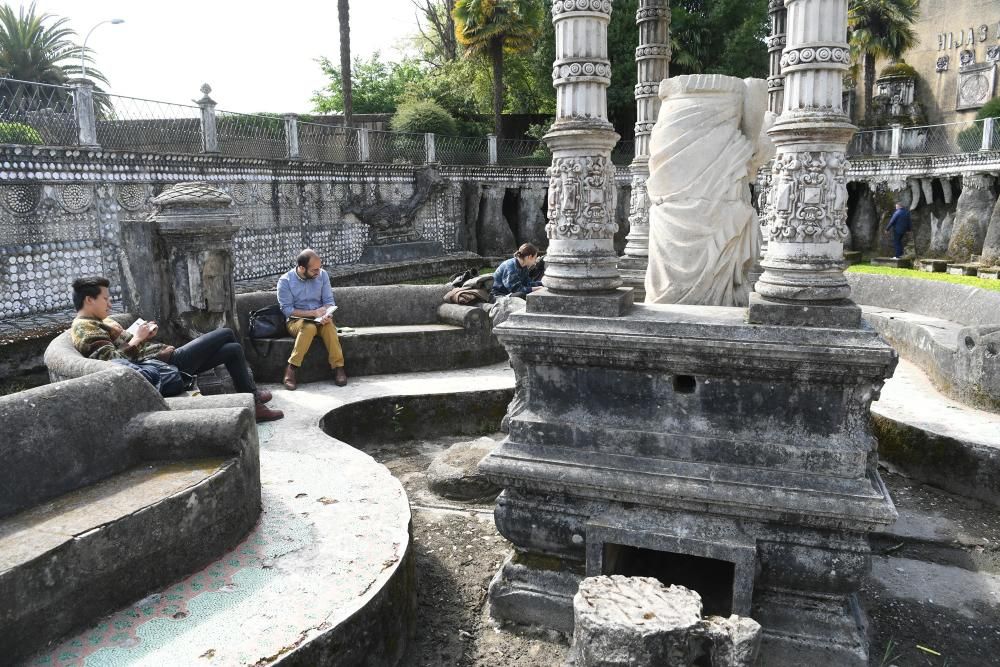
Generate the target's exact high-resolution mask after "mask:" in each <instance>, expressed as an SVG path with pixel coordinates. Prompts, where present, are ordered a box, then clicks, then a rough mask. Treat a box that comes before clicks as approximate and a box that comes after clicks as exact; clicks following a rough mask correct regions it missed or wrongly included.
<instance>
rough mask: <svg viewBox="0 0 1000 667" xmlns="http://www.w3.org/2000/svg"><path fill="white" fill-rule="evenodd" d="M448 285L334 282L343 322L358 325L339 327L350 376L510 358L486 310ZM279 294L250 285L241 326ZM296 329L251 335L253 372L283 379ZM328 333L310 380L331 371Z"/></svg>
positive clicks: (306, 373)
mask: <svg viewBox="0 0 1000 667" xmlns="http://www.w3.org/2000/svg"><path fill="white" fill-rule="evenodd" d="M449 289H450V288H449V287H446V286H443V285H379V286H372V287H338V288H336V289H335V290H334V298H335V300H336V302H337V312H336V313H335V314H334V317H333V319H334V321H335V322H336V324H337V326H338V327H350V328H351V329H353V331H350V332H343V333H341V335H340V344H341V347H342V349H343V351H344V365H345V368H346V370H347V374H348V375H350V376H360V375H381V374H385V373H408V372H415V371H434V370H444V369H449V368H471V367H475V366H485V365H487V364H492V363H496V362H497V361H502V360H503V359H505V358H506V356H507V353H506V352H505V351H504V349H503V346H501V345H500V344H499V342H497V340H496V338H495V337H494V336H493V332H492V325H491V323H490V318H489V316H488V315H487V313H486V311H485V310H483V309H482V308H479V307H476V306H459V305H455V304H446V303H445V302H444V295H445V294H446V293H447V292H448V290H449ZM277 302H278V301H277V295H276V293H275V292H274V291H270V292H251V293H249V294H241V295H238V296H237V297H236V309H237V314H238V316H239V321H240V330H241V331H243V332H244V335H245V334H246V332H247V331H248V319H249V316H250V313H251V312H253V311H255V310H258V309H260V308H264V307H266V306H270V305H273V304H276V303H277ZM293 342H294V339H293V338H292V337H291V336H287V337H283V338H274V339H263V340H250V339H249V338H244V345H243V347H244V349H245V350H246V355H247V361H248V362H249V364H250V366H251V368H253V371H254V376H255V377H257V378H258V379H260V380H262V381H266V382H280V381H281V379H282V377H283V376H284V372H285V366H286V364H287V363H288V357H289V356H290V355H291V353H292V344H293ZM329 378H330V368H329V365H328V364H327V361H326V348H325V347H324V345H323V341H321V340H315V341H314V342H313V344H312V346H311V347H310V348H309V352H308V353H307V354H306V359H305V361H304V362H303V364H302V368H301V369H300V372H299V374H298V379H299V380H300V381H304V382H310V381H314V380H321V379H329Z"/></svg>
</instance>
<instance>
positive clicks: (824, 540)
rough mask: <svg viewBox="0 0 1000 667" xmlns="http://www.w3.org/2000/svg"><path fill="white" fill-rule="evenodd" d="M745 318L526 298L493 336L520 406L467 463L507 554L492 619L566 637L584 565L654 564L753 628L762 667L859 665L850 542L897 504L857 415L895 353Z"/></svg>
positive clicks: (862, 649) (624, 569)
mask: <svg viewBox="0 0 1000 667" xmlns="http://www.w3.org/2000/svg"><path fill="white" fill-rule="evenodd" d="M745 318H746V311H745V310H744V309H738V308H707V307H697V306H644V305H640V306H636V307H635V308H634V309H633V310H632V312H631V313H629V314H628V315H627V316H625V317H620V318H598V317H580V316H573V315H555V314H551V313H539V312H530V309H529V311H528V312H524V313H516V314H514V315H512V316H511V317H510V319H508V320H507V322H505V323H504V324H503V325H501V326H500V327H498V328H497V329H496V334H497V336H498V337H499V338H500V340H501V342H502V343H503V344H504V346H505V347H506V348H507V351H508V353H509V354H510V355H511V359H512V363H513V366H514V368H515V369H520V370H519V376H518V380H519V383H520V387H521V392H522V394H523V396H522V398H523V403H522V407H521V409H520V411H519V412H517V413H516V414H513V415H511V418H510V435H509V437H508V438H507V439H506V440H505V441H503V442H502V443H501V445H500V446H499V447H498V448H497V449H496V450H495V451H494V452H493V453H492V454H491V455H490V456H488V457H487V458H486V459H485V460H484V461H483V462H482V464H481V470H483V471H484V472H485V473H486V474H487V476H488V477H489V478H490V479H491V480H493V481H494V482H496V483H497V484H499V485H501V486H503V487H504V489H505V490H504V492H503V493H502V494H501V496H500V497H499V499H498V501H497V507H496V511H495V519H496V524H497V527H498V529H499V530H500V532H501V533H502V534H503V535H504V536H505V537H506V538H507V539H509V540H510V541H511V542H512V543H513V544H514V547H515V553H514V556H513V557H512V558H511V560H510V561H509V562H508V563H506V564H505V565H504V567H503V568H502V569H501V571H500V572H499V573H498V575H497V577H496V578H495V579H494V581H493V583H492V585H491V587H490V601H491V611H492V613H493V615H494V616H495V617H497V618H499V619H502V620H508V621H514V622H519V623H529V624H540V625H544V626H546V627H550V628H554V629H558V630H562V631H564V632H565V631H568V628H570V627H571V624H572V607H571V604H570V601H571V599H572V595H573V592H574V586H575V585H578V584H579V582H580V581H581V580H582V578H583V577H584V576H596V575H602V574H603V575H614V574H623V575H627V576H653V577H656V578H658V579H660V580H661V581H663V582H664V583H667V584H678V585H683V586H686V587H688V588H691V589H692V590H696V591H698V593H699V594H700V595H701V597H702V598H703V600H704V604H705V613H706V614H719V615H724V616H726V615H729V614H732V613H735V614H740V615H746V616H751V617H752V618H754V619H755V620H757V621H758V622H760V623H761V625H762V626H763V628H764V630H763V632H764V638H763V648H762V655H763V658H764V659H765V660H766V661H767V664H768V665H802V664H809V663H812V664H837V665H859V666H860V665H866V664H867V640H866V637H865V630H864V621H863V614H862V612H861V610H860V607H859V606H858V603H857V598H856V593H857V591H858V589H859V588H860V586H861V582H862V581H863V579H864V578H865V577H866V576H867V573H868V571H869V567H870V562H869V548H868V542H867V536H868V533H869V532H870V531H872V530H875V529H878V528H880V527H882V526H885V525H887V524H890V523H891V522H892V521H894V519H895V515H896V513H895V509H894V507H893V505H892V501H891V500H890V498H889V496H888V494H887V492H886V490H885V487H884V486H883V484H882V481H881V479H880V478H879V475H878V471H877V468H876V460H877V457H876V453H875V446H876V443H875V440H874V438H873V437H872V434H871V432H870V430H869V425H868V409H869V405H870V403H871V401H872V400H873V399H875V398H876V397H877V396H878V391H879V389H880V388H881V386H882V383H883V379H884V378H885V377H887V376H888V375H890V374H891V372H892V369H893V368H894V366H895V364H896V354H895V353H894V352H893V350H892V349H891V348H890V347H889V346H887V345H886V344H885V343H884V342H882V341H881V340H880V339H879V338H878V336H877V335H876V334H874V333H873V332H871V331H867V330H863V329H860V328H859V329H855V330H844V329H840V330H832V329H826V328H821V327H811V328H806V329H803V328H797V327H789V326H785V325H784V324H782V325H779V326H768V325H749V324H747V323H746V322H745Z"/></svg>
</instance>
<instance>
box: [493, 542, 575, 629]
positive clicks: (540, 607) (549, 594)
mask: <svg viewBox="0 0 1000 667" xmlns="http://www.w3.org/2000/svg"><path fill="white" fill-rule="evenodd" d="M581 581H583V563H580V562H576V561H571V560H565V559H561V558H555V557H552V556H546V555H544V554H537V553H531V552H526V551H516V552H514V553H513V554H511V555H510V556H508V557H507V560H505V561H504V563H503V565H501V566H500V569H499V570H498V571H497V573H496V575H494V576H493V580H492V581H491V582H490V592H489V600H490V616H491V617H493V618H494V619H496V620H498V621H501V622H507V623H515V624H517V625H529V626H537V627H543V628H548V629H549V630H555V631H557V632H562V633H564V634H566V635H567V636H569V635H572V634H573V596H574V595H576V591H577V589H578V588H579V587H580V582H581Z"/></svg>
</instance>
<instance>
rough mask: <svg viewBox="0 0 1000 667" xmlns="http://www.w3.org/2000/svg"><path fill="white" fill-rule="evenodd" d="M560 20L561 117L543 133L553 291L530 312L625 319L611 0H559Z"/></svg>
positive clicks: (531, 298) (532, 300) (541, 295)
mask: <svg viewBox="0 0 1000 667" xmlns="http://www.w3.org/2000/svg"><path fill="white" fill-rule="evenodd" d="M552 22H553V24H554V25H555V32H556V54H555V62H553V65H552V83H553V85H554V86H555V89H556V121H555V123H553V125H552V128H551V129H550V130H549V132H548V134H546V135H545V137H544V138H543V139H544V141H545V143H546V144H547V145H548V147H549V150H550V151H551V152H552V166H551V167H549V170H548V174H549V206H548V224H547V225H546V227H545V231H546V233H547V235H548V237H549V247H548V254H547V255H546V256H545V276H544V278H542V284H543V285H544V286H545V287H546V288H547V290H542V291H541V292H535V293H533V294H529V295H528V311H529V312H563V313H573V314H580V315H595V316H602V317H616V316H621V315H624V314H625V313H627V312H628V310H629V308H630V307H631V305H632V298H633V296H632V294H633V293H632V290H631V289H628V288H621V285H622V278H621V275H620V274H619V273H618V256H617V254H616V253H615V246H614V234H615V231H616V230H617V228H618V224H617V223H616V222H615V219H614V215H613V213H614V206H615V167H614V164H612V162H611V149H612V148H613V147H614V145H615V143H616V142H617V141H618V133H617V132H615V129H614V127H613V126H612V125H611V123H610V122H608V96H607V89H608V84H609V83H610V82H611V63H610V61H609V60H608V24H609V23H610V22H611V1H610V0H600V1H597V0H592V1H591V2H587V3H584V2H577V3H574V2H564V1H563V0H553V2H552Z"/></svg>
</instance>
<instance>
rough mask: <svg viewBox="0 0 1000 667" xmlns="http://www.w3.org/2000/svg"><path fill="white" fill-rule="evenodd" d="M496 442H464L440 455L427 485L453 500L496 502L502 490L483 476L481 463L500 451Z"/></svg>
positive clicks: (485, 440)
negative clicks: (493, 499) (488, 455)
mask: <svg viewBox="0 0 1000 667" xmlns="http://www.w3.org/2000/svg"><path fill="white" fill-rule="evenodd" d="M496 444H497V443H496V441H495V440H493V438H487V437H482V438H478V439H476V440H472V441H471V442H460V443H458V444H455V445H452V446H451V447H449V448H448V449H446V450H445V451H443V452H441V453H440V454H438V456H437V457H435V459H434V460H433V461H432V462H431V465H430V468H428V469H427V485H428V486H429V487H430V490H431V491H433V492H434V493H436V494H437V495H439V496H443V497H445V498H450V499H452V500H481V499H484V498H495V497H496V496H497V494H498V493H500V487H498V486H496V485H494V484H492V483H491V482H490V481H489V480H487V479H486V477H485V476H484V475H483V474H482V473H480V472H479V462H480V461H482V460H483V457H485V456H486V455H487V454H489V453H490V452H491V451H493V448H494V447H496Z"/></svg>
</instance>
